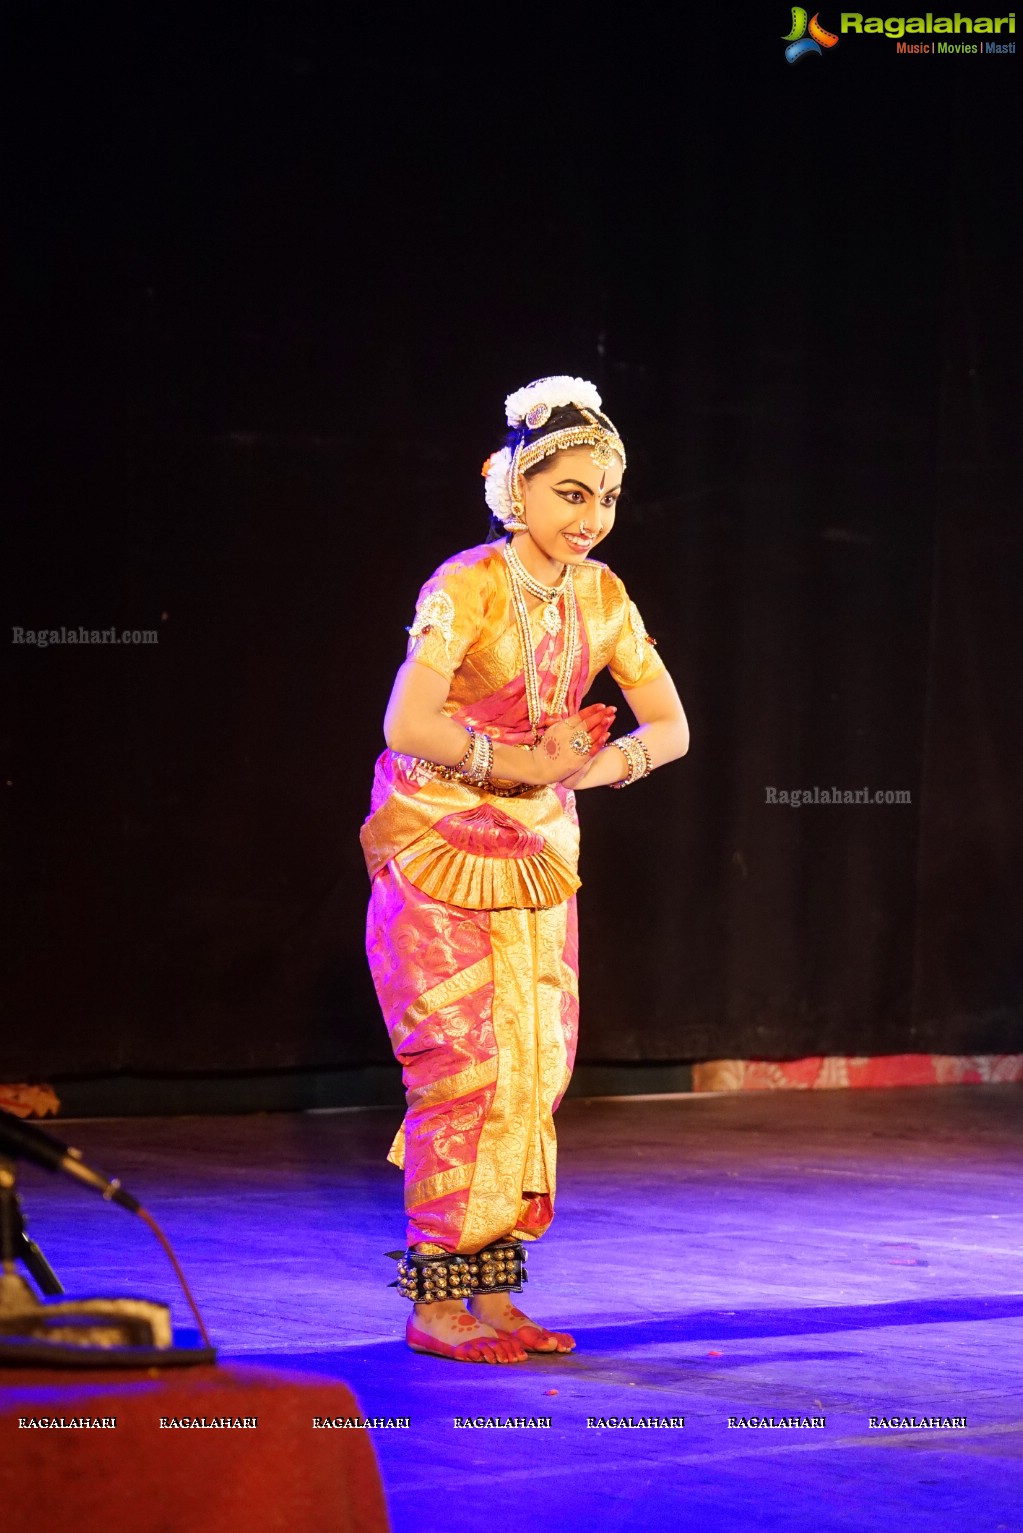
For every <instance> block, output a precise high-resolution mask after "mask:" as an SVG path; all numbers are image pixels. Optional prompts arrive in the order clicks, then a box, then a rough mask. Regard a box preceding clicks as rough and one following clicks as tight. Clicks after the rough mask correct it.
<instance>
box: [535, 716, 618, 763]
mask: <svg viewBox="0 0 1023 1533" xmlns="http://www.w3.org/2000/svg"><path fill="white" fill-rule="evenodd" d="M616 712H617V709H615V708H612V707H608V706H606V705H605V704H604V703H590V704H589V705H588V706H587V707H586V708H583V709H581V710H580V712H579V713H573V714H571V715H570V716H569V717H568V718H567V719H559V720H558V722H557V723H556V724H551V726H550V727H549V728H548V729H545V730H544V732H543V736H542V737H541V739H540V740H539V741H538V742H537V743H536V745H534V746H533V748H532V751H531V754H532V756H533V759H534V761H535V762H536V763H537V767H538V770H539V781H540V782H541V783H554V782H561V781H562V780H563V779H564V778H566V777H571V776H572V774H573V772H578V770H579V768H580V767H581V766H584V765H585V764H586V762H587V761H588V760H589V759H590V757H591V756H595V755H596V753H597V751H599V750H603V748H604V746H605V745H606V744H607V740H608V736H609V735H610V733H611V725H612V724H613V723H614V720H615V714H616Z"/></svg>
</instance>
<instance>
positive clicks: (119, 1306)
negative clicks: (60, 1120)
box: [0, 1155, 217, 1368]
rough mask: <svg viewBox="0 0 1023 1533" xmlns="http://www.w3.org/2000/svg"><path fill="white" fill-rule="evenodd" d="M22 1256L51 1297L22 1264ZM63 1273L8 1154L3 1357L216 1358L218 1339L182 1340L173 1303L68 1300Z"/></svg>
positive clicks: (1, 1290) (122, 1362)
mask: <svg viewBox="0 0 1023 1533" xmlns="http://www.w3.org/2000/svg"><path fill="white" fill-rule="evenodd" d="M17 1261H21V1262H22V1263H23V1264H24V1265H25V1266H26V1267H27V1268H28V1271H29V1272H30V1273H31V1275H32V1277H33V1278H34V1279H35V1281H36V1283H37V1284H38V1286H39V1289H40V1291H41V1292H42V1293H43V1295H44V1296H45V1297H44V1298H43V1299H42V1300H40V1299H39V1298H38V1297H37V1296H36V1294H35V1293H34V1292H33V1290H32V1288H31V1285H30V1284H29V1283H28V1282H27V1280H26V1279H25V1278H24V1277H23V1276H22V1275H21V1273H20V1272H18V1271H17V1268H16V1266H15V1263H16V1262H17ZM64 1291H65V1290H64V1288H63V1285H62V1284H61V1282H60V1280H59V1278H58V1277H57V1274H56V1273H55V1272H54V1270H53V1268H52V1267H51V1266H50V1264H49V1262H48V1261H47V1260H46V1257H45V1256H44V1255H43V1253H42V1251H41V1250H40V1248H39V1246H37V1245H36V1243H35V1241H34V1240H30V1239H29V1236H28V1232H27V1231H26V1229H25V1216H24V1214H23V1212H22V1209H21V1203H20V1201H19V1198H18V1193H17V1179H16V1173H15V1163H14V1161H13V1160H11V1159H10V1158H9V1157H8V1156H6V1155H0V1364H4V1363H8V1364H14V1365H15V1366H18V1365H21V1366H31V1365H32V1364H38V1363H47V1364H51V1365H52V1364H54V1363H56V1364H58V1365H60V1366H66V1365H68V1364H71V1365H74V1366H77V1367H92V1368H95V1367H98V1366H106V1367H111V1366H113V1367H122V1368H123V1367H136V1368H138V1367H151V1366H152V1365H153V1364H157V1365H159V1366H162V1367H167V1366H175V1365H178V1366H180V1365H181V1364H190V1363H192V1364H194V1363H215V1362H216V1358H217V1354H216V1349H215V1348H214V1347H212V1346H210V1345H208V1344H207V1345H205V1346H201V1347H181V1346H175V1344H174V1332H173V1328H172V1326H171V1316H170V1308H169V1306H168V1305H166V1304H163V1303H160V1302H159V1301H157V1300H153V1299H76V1300H71V1299H67V1300H63V1301H62V1300H60V1299H58V1298H56V1295H58V1294H63V1293H64Z"/></svg>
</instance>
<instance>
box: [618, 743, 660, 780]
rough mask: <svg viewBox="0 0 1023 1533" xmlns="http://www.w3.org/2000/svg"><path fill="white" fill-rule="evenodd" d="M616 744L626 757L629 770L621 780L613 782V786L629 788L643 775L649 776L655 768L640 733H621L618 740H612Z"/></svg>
mask: <svg viewBox="0 0 1023 1533" xmlns="http://www.w3.org/2000/svg"><path fill="white" fill-rule="evenodd" d="M611 744H612V745H616V746H617V747H618V749H619V750H620V751H621V753H622V755H623V756H624V757H625V761H626V765H627V766H628V768H629V770H628V772H627V773H626V775H625V776H624V777H623V778H622V779H621V781H620V782H613V783H612V784H611V787H612V788H628V787H630V786H631V785H632V784H633V783H634V782H639V780H640V778H641V777H649V776H650V773H651V772H652V771H653V769H654V764H653V762H652V761H651V759H650V752H649V751H648V750H647V748H646V741H645V740H641V739H640V738H639V736H638V735H619V737H618V739H617V740H612V741H611Z"/></svg>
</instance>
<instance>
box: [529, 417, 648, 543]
mask: <svg viewBox="0 0 1023 1533" xmlns="http://www.w3.org/2000/svg"><path fill="white" fill-rule="evenodd" d="M623 472H624V471H623V469H622V460H621V458H619V456H618V454H617V453H615V454H614V455H613V456H612V458H611V462H610V464H609V465H608V467H607V468H598V467H597V465H596V464H595V463H594V461H593V459H592V458H591V457H590V448H589V447H585V446H584V447H569V448H566V449H565V451H563V452H556V453H554V454H553V456H552V457H550V458H549V459H546V460H545V462H544V464H543V467H542V468H540V469H538V470H537V472H536V473H535V474H530V475H529V476H528V478H523V481H522V484H523V505H524V507H525V522H526V526H527V527H528V528H529V531H528V533H519V534H518V537H519V538H521V539H525V538H531V539H532V541H533V542H534V543H535V544H536V546H537V548H538V549H539V550H540V551H541V552H542V553H544V554H546V556H547V558H548V559H553V560H555V561H556V562H557V563H559V564H581V563H582V561H583V560H584V559H585V558H586V557H587V555H588V554H589V553H590V552H591V551H592V550H593V549H594V548H596V546H597V544H598V543H602V542H603V541H604V539H605V538H606V537H607V535H608V533H609V532H610V531H611V528H612V527H613V526H614V521H615V506H616V504H617V501H618V496H619V495H620V493H621V488H622V474H623Z"/></svg>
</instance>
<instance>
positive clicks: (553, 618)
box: [540, 601, 561, 635]
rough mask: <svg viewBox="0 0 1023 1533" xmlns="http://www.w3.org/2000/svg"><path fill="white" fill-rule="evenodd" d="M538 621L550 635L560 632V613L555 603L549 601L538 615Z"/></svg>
mask: <svg viewBox="0 0 1023 1533" xmlns="http://www.w3.org/2000/svg"><path fill="white" fill-rule="evenodd" d="M540 621H541V623H542V624H543V626H544V627H545V628H546V630H547V632H548V633H549V634H551V635H554V634H558V633H560V632H561V613H560V612H559V611H558V604H557V602H556V601H549V602H548V603H547V605H546V607H544V609H543V612H542V613H541V614H540Z"/></svg>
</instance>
